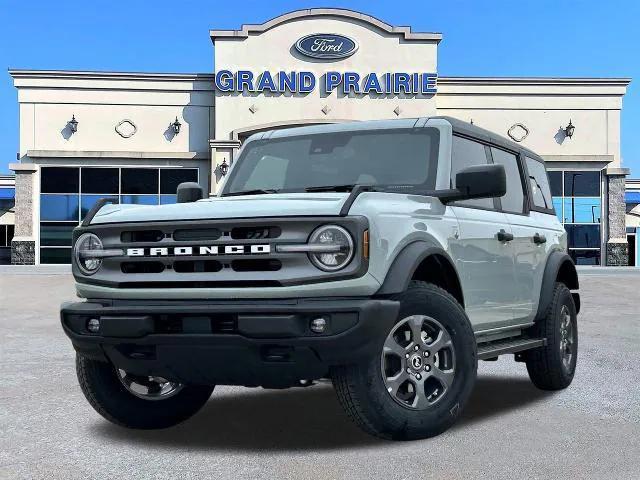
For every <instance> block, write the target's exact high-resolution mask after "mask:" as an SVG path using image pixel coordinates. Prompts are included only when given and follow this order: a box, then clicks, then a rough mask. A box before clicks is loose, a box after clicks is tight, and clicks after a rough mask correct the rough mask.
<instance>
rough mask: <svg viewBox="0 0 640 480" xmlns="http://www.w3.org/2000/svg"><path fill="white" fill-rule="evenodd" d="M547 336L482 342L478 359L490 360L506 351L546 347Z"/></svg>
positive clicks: (513, 351)
mask: <svg viewBox="0 0 640 480" xmlns="http://www.w3.org/2000/svg"><path fill="white" fill-rule="evenodd" d="M546 344H547V339H546V338H517V339H507V340H498V341H495V342H487V343H481V344H479V345H478V359H479V360H488V359H491V358H496V357H498V355H503V354H505V353H517V352H521V351H523V350H529V349H531V348H537V347H544V346H545V345H546Z"/></svg>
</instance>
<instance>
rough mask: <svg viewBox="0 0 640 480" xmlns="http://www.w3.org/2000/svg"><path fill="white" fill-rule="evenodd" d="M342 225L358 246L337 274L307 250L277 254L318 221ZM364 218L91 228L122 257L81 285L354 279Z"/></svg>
mask: <svg viewBox="0 0 640 480" xmlns="http://www.w3.org/2000/svg"><path fill="white" fill-rule="evenodd" d="M327 223H333V224H340V225H342V226H343V227H344V228H346V229H347V230H349V231H350V233H351V235H352V237H353V239H354V243H355V245H356V247H357V248H356V253H355V255H354V257H353V260H352V262H351V264H349V265H348V266H347V267H346V268H345V269H343V270H341V271H340V272H324V271H321V270H320V269H318V268H316V267H315V266H314V265H313V264H312V263H311V261H310V259H309V257H308V255H307V254H306V253H304V252H289V253H287V252H281V251H278V250H277V246H278V245H286V244H304V243H307V241H308V239H309V236H310V235H311V233H312V232H313V231H314V230H315V229H316V228H317V227H318V226H319V225H322V224H327ZM366 228H368V225H367V221H366V219H365V218H363V217H339V218H338V217H299V218H293V217H282V218H277V219H271V218H258V219H256V218H247V219H222V220H216V219H214V220H197V221H196V220H194V221H171V222H168V221H167V222H141V223H129V224H116V223H113V224H104V225H90V226H88V227H82V228H79V229H76V230H75V231H74V236H75V238H77V237H78V236H79V235H80V234H82V233H84V232H92V233H95V234H96V235H98V237H100V239H101V240H102V243H103V245H104V248H105V249H120V250H122V251H123V253H124V255H123V256H117V257H109V258H105V259H104V260H103V263H102V267H101V268H100V269H99V270H98V271H97V272H96V273H95V274H93V275H91V276H84V275H80V274H79V273H78V272H76V277H77V279H78V281H79V282H81V283H85V284H96V285H101V286H109V287H114V288H122V289H136V288H145V289H157V290H160V289H174V288H194V289H195V288H262V287H282V286H288V285H299V284H303V283H312V282H325V281H333V280H339V279H343V278H354V277H356V276H360V275H363V274H364V273H365V272H366V268H367V266H368V265H367V263H366V260H364V259H363V257H362V250H361V243H362V242H359V241H358V240H359V239H361V238H362V235H363V232H364V230H365V229H366Z"/></svg>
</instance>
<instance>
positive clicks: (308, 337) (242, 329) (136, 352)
mask: <svg viewBox="0 0 640 480" xmlns="http://www.w3.org/2000/svg"><path fill="white" fill-rule="evenodd" d="M398 310H399V303H398V302H396V301H392V300H385V299H372V298H332V299H293V300H275V301H274V300H271V301H270V300H253V301H248V300H242V301H217V302H216V301H198V300H192V301H122V300H120V301H118V300H92V301H87V302H77V303H65V304H63V305H62V307H61V312H60V315H61V321H62V327H63V329H64V331H65V333H66V334H67V336H68V337H69V338H70V339H71V342H72V343H73V346H74V348H75V349H76V351H77V352H78V353H80V354H82V355H85V356H88V357H91V358H94V359H98V360H103V361H110V362H111V363H112V364H114V365H115V366H116V367H118V368H121V369H123V370H125V371H127V372H129V373H132V374H135V375H143V376H146V375H155V376H161V377H164V378H167V379H169V380H173V381H178V382H181V383H186V384H203V385H210V384H216V385H247V386H258V385H262V386H265V387H288V386H293V385H297V384H298V383H299V381H300V380H311V379H316V378H320V377H323V376H326V375H327V373H328V370H329V367H331V366H334V365H343V364H349V363H355V362H358V361H360V360H362V359H364V358H366V357H368V356H369V355H371V354H377V353H378V352H379V351H380V348H381V345H382V342H383V340H384V338H385V336H386V334H387V332H388V331H389V330H390V328H391V326H392V325H393V324H394V322H395V320H396V318H397V315H398ZM318 317H323V318H325V319H326V321H327V328H326V329H325V332H323V333H314V332H312V331H311V330H310V328H309V325H310V322H311V320H313V319H315V318H318ZM90 319H98V320H99V321H100V329H99V331H98V332H97V333H92V332H90V331H89V330H88V329H87V323H88V321H89V320H90Z"/></svg>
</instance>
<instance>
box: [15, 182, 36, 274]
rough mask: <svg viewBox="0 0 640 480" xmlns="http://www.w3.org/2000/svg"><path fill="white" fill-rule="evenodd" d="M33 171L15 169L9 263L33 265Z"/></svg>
mask: <svg viewBox="0 0 640 480" xmlns="http://www.w3.org/2000/svg"><path fill="white" fill-rule="evenodd" d="M33 173H34V172H33V171H32V170H16V206H15V213H16V215H15V218H16V226H15V233H14V239H13V241H12V242H11V264H12V265H33V264H35V261H36V244H35V240H34V238H33V228H34V226H33V178H34V176H33Z"/></svg>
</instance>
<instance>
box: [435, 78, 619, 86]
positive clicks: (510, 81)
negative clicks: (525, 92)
mask: <svg viewBox="0 0 640 480" xmlns="http://www.w3.org/2000/svg"><path fill="white" fill-rule="evenodd" d="M631 81H632V79H631V78H626V77H611V78H607V77H448V76H442V77H438V83H443V84H458V83H460V84H465V85H487V84H490V85H496V84H503V85H553V84H562V85H617V86H624V87H626V86H628V85H629V84H630V83H631Z"/></svg>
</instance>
